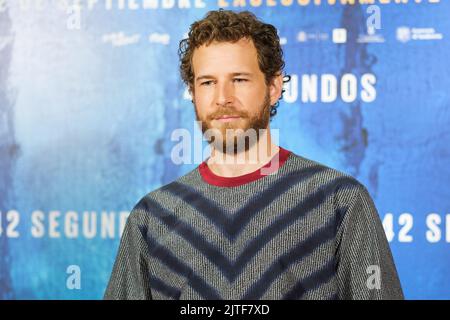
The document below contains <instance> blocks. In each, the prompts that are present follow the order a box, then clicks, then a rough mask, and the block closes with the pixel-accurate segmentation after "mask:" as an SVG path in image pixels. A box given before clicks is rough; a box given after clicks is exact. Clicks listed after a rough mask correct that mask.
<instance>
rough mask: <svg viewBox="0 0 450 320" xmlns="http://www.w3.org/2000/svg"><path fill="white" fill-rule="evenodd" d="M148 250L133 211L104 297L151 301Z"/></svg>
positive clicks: (135, 213)
mask: <svg viewBox="0 0 450 320" xmlns="http://www.w3.org/2000/svg"><path fill="white" fill-rule="evenodd" d="M149 261H150V260H149V253H148V246H147V244H146V241H145V238H144V235H143V233H142V231H141V229H140V228H139V224H138V220H137V212H136V211H135V210H133V211H132V212H131V213H130V215H129V217H128V219H127V222H126V224H125V228H124V231H123V234H122V237H121V240H120V245H119V250H118V253H117V256H116V260H115V262H114V266H113V269H112V273H111V276H110V279H109V282H108V286H107V288H106V291H105V293H104V297H103V299H105V300H151V299H152V296H151V291H150V273H149V266H148V263H149Z"/></svg>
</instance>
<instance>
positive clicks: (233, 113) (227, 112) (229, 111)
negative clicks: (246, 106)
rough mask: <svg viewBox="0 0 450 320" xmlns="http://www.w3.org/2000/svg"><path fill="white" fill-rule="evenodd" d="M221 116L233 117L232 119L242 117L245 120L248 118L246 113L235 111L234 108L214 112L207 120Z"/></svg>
mask: <svg viewBox="0 0 450 320" xmlns="http://www.w3.org/2000/svg"><path fill="white" fill-rule="evenodd" d="M223 116H234V117H242V118H246V117H247V116H248V114H247V112H244V111H237V110H236V109H234V108H231V109H220V110H217V111H216V112H214V113H212V114H210V115H209V117H208V118H209V120H214V119H217V118H220V117H223Z"/></svg>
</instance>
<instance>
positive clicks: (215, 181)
mask: <svg viewBox="0 0 450 320" xmlns="http://www.w3.org/2000/svg"><path fill="white" fill-rule="evenodd" d="M279 148H280V150H279V151H278V153H277V154H276V155H274V156H273V157H272V159H271V160H270V161H269V162H267V163H266V164H265V165H264V166H262V167H261V168H259V169H258V170H255V171H253V172H250V173H246V174H244V175H241V176H237V177H222V176H218V175H216V174H215V173H213V172H212V171H211V170H210V169H209V167H208V165H207V164H206V161H207V160H208V159H206V160H205V161H203V162H202V163H201V164H200V165H199V171H200V174H201V176H202V178H203V180H204V181H205V182H207V183H209V184H212V185H215V186H219V187H236V186H240V185H242V184H245V183H249V182H252V181H255V180H258V179H260V178H262V177H265V176H266V175H267V174H269V173H272V172H274V171H276V170H277V169H278V168H280V167H281V166H282V165H283V164H284V163H285V162H286V160H287V158H288V157H289V154H290V153H291V151H289V150H286V149H284V148H282V147H279ZM277 155H278V157H277ZM277 160H278V164H277ZM262 168H267V169H266V170H264V174H263V173H262V172H261V169H262ZM267 170H268V171H267Z"/></svg>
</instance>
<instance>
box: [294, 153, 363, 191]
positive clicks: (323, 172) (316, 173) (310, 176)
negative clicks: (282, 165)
mask: <svg viewBox="0 0 450 320" xmlns="http://www.w3.org/2000/svg"><path fill="white" fill-rule="evenodd" d="M290 157H291V158H290V160H291V161H290V162H289V165H290V168H289V170H288V174H294V175H297V176H299V177H305V179H307V180H308V182H309V183H310V184H312V185H315V186H316V187H317V188H327V189H329V188H332V189H336V188H342V187H348V188H352V187H353V188H356V189H362V188H365V187H364V185H363V184H362V183H361V182H360V181H359V180H358V179H357V178H355V177H354V176H352V175H351V174H349V173H346V172H344V171H342V170H339V169H336V168H333V167H331V166H329V165H326V164H324V163H322V162H320V161H317V160H313V159H310V158H307V157H305V156H301V155H299V154H296V153H294V152H291V155H290Z"/></svg>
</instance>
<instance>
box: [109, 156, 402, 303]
mask: <svg viewBox="0 0 450 320" xmlns="http://www.w3.org/2000/svg"><path fill="white" fill-rule="evenodd" d="M275 158H276V159H277V160H276V161H275V160H274V159H275ZM272 161H275V162H272V163H268V164H266V166H264V167H263V168H268V167H271V166H272V167H274V166H273V164H274V163H275V164H276V166H275V169H276V170H275V171H274V172H273V173H272V174H269V175H267V174H261V169H259V170H257V171H255V172H253V173H250V174H246V175H243V176H240V177H234V178H228V177H220V176H217V175H215V174H214V173H213V172H212V171H211V170H209V168H208V166H207V165H206V161H205V162H203V163H202V164H201V165H199V166H198V167H197V168H195V169H194V170H192V171H190V172H189V173H187V174H186V175H184V176H182V177H180V178H178V179H177V180H175V181H173V182H172V183H170V184H167V185H165V186H163V187H161V188H158V189H157V190H154V191H152V192H150V193H148V194H147V195H146V196H144V197H143V198H142V199H141V200H140V201H139V202H138V203H137V204H136V206H135V207H134V208H133V210H132V211H131V214H130V216H129V218H128V220H127V223H126V225H125V229H124V232H123V234H122V238H121V241H120V246H119V250H118V254H117V257H116V261H115V263H114V266H113V270H112V273H111V277H110V280H109V283H108V286H107V288H106V291H105V295H104V299H216V300H217V299H234V300H239V299H252V300H256V299H277V300H278V299H403V292H402V289H401V286H400V281H399V278H398V275H397V271H396V268H395V265H394V261H393V257H392V254H391V251H390V249H389V244H388V242H387V240H386V236H385V233H384V230H383V227H382V224H381V221H380V218H379V215H378V212H377V209H376V208H375V205H374V203H373V201H372V198H371V197H370V195H369V193H368V191H367V189H366V188H365V187H364V186H363V185H362V184H361V183H360V182H358V180H356V179H355V178H353V177H351V176H349V175H347V174H345V173H342V172H340V171H337V170H335V169H332V168H330V167H327V166H325V165H323V164H320V163H318V162H315V161H312V160H309V159H307V158H304V157H302V156H300V155H297V154H295V153H293V152H291V151H289V150H286V149H284V148H280V152H279V153H278V154H277V156H276V157H274V158H273V160H272Z"/></svg>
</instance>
